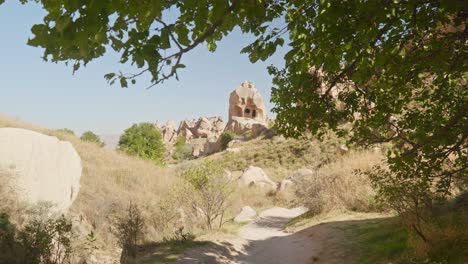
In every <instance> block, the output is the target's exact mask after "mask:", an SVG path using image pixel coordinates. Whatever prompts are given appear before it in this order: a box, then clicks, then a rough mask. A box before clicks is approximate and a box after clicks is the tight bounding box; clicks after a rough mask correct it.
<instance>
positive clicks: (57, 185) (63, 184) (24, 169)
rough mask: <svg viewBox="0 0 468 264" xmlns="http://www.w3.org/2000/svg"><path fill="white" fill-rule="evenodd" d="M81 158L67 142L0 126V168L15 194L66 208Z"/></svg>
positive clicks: (76, 185) (76, 186) (76, 188)
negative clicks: (6, 176)
mask: <svg viewBox="0 0 468 264" xmlns="http://www.w3.org/2000/svg"><path fill="white" fill-rule="evenodd" d="M81 170H82V168H81V159H80V156H79V155H78V153H77V152H76V150H75V149H74V148H73V146H72V145H71V144H70V143H69V142H64V141H60V140H58V139H57V138H55V137H51V136H46V135H43V134H40V133H37V132H34V131H30V130H26V129H19V128H0V171H1V172H2V173H6V174H7V175H8V176H11V177H9V178H8V179H7V180H10V181H11V182H10V184H12V186H13V188H15V191H16V192H17V194H18V196H19V197H20V198H22V199H24V200H25V201H27V202H30V203H36V202H39V201H48V202H51V203H52V204H54V205H55V206H56V209H57V210H59V211H62V212H64V211H66V210H67V209H68V208H69V207H70V206H71V204H72V203H73V201H74V200H75V198H76V197H77V195H78V191H79V190H80V177H81Z"/></svg>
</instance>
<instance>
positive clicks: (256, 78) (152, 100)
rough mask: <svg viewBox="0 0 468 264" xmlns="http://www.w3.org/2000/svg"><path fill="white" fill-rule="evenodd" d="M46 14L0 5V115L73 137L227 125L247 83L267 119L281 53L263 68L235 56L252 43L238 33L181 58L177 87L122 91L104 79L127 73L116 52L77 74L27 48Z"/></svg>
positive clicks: (8, 3)
mask: <svg viewBox="0 0 468 264" xmlns="http://www.w3.org/2000/svg"><path fill="white" fill-rule="evenodd" d="M44 13H45V12H44V11H43V10H42V9H41V7H40V6H39V5H38V4H34V3H30V4H27V5H21V4H19V1H6V3H4V4H3V5H0V32H1V35H0V114H3V115H6V116H9V117H13V118H18V119H21V120H23V121H26V122H29V123H32V124H35V125H39V126H41V127H46V128H52V129H58V128H70V129H72V130H74V131H75V134H78V135H79V134H81V133H82V132H83V131H86V130H91V131H94V132H95V133H98V134H101V135H109V134H119V133H121V132H122V131H123V130H124V129H125V128H128V127H129V126H131V125H132V124H134V123H139V122H158V123H165V122H166V121H167V120H169V119H172V120H175V121H181V120H183V119H186V118H188V119H193V118H198V117H201V116H222V117H223V118H224V120H226V119H227V114H228V100H229V94H230V93H231V92H232V91H233V90H234V89H235V88H236V87H238V86H239V85H240V84H241V83H242V82H243V81H244V80H248V81H251V82H252V83H253V84H254V85H255V86H256V87H257V89H258V90H259V91H260V93H261V95H262V96H263V98H264V101H265V103H266V107H267V109H268V111H269V113H268V115H269V116H270V117H271V116H272V113H271V112H270V110H271V108H272V106H273V105H272V104H271V103H270V93H271V86H272V84H271V79H272V78H271V76H270V75H269V74H268V72H267V66H268V65H271V64H273V65H277V66H281V65H283V55H284V52H285V50H284V49H283V50H279V51H278V52H277V53H276V54H275V55H274V56H273V57H271V58H270V59H269V60H267V61H266V62H258V63H255V64H252V63H250V62H249V60H248V57H247V55H246V54H240V50H241V49H242V48H243V47H244V46H246V45H248V44H250V43H251V42H252V41H253V39H254V38H253V36H250V35H245V34H242V33H240V31H239V30H236V31H234V32H233V33H232V34H231V35H229V36H228V37H227V38H225V39H224V40H223V41H221V42H220V43H219V44H218V49H217V51H216V52H214V53H211V52H209V51H208V50H207V49H206V48H205V47H204V46H200V47H198V48H196V49H194V50H192V51H191V53H189V54H187V55H186V56H184V61H183V63H184V64H185V65H186V66H187V68H185V69H182V71H180V74H179V77H180V78H179V81H176V80H175V79H174V80H170V81H167V82H164V83H163V84H162V85H158V86H156V87H153V88H151V89H145V88H146V87H147V86H148V85H149V83H148V82H145V81H143V80H139V82H137V85H135V86H132V85H130V86H129V88H127V89H122V88H120V86H118V85H114V86H110V85H109V84H108V83H107V81H106V80H105V79H104V77H103V76H104V74H106V73H109V72H115V71H118V70H120V69H124V68H125V69H127V70H128V68H127V67H125V66H122V65H121V64H119V63H118V60H119V56H118V54H115V53H108V54H106V55H105V56H104V57H101V58H98V59H97V60H94V61H92V62H91V63H89V64H88V65H87V66H86V67H85V68H83V67H82V68H81V69H80V70H79V71H78V72H76V73H75V74H72V68H71V67H70V66H68V67H67V66H65V64H63V63H59V64H55V63H51V62H45V61H43V60H42V58H41V56H42V54H43V50H42V49H40V48H35V47H31V46H28V45H27V44H26V42H27V40H28V38H31V37H32V33H31V30H30V29H31V26H32V25H34V24H37V23H40V22H41V21H42V18H43V16H44ZM130 69H131V68H130ZM132 72H136V69H134V71H132Z"/></svg>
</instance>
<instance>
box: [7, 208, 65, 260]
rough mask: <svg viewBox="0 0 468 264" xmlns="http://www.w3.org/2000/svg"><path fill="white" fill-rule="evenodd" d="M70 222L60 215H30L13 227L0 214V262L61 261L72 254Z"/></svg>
mask: <svg viewBox="0 0 468 264" xmlns="http://www.w3.org/2000/svg"><path fill="white" fill-rule="evenodd" d="M72 236H73V233H72V224H71V221H70V220H68V219H66V218H65V217H64V216H60V217H58V218H52V217H47V218H41V217H34V218H32V219H30V220H28V221H27V222H26V223H25V225H24V227H22V228H19V229H18V228H17V227H16V226H15V225H14V224H12V223H11V222H10V220H9V216H8V214H6V213H2V214H1V215H0V251H1V253H0V263H10V264H16V263H18V264H19V263H27V264H65V263H70V261H71V254H72V245H71V243H72Z"/></svg>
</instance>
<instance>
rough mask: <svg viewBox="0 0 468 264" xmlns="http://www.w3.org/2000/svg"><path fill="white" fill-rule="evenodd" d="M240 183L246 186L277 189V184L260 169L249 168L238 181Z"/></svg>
mask: <svg viewBox="0 0 468 264" xmlns="http://www.w3.org/2000/svg"><path fill="white" fill-rule="evenodd" d="M238 181H239V183H241V184H242V185H246V186H252V185H253V186H259V187H272V188H276V183H275V182H274V181H272V180H271V179H270V177H268V175H266V173H265V172H264V171H263V170H262V168H260V167H255V166H249V167H248V168H247V169H246V170H245V171H244V173H243V174H242V175H241V176H240V177H239V179H238Z"/></svg>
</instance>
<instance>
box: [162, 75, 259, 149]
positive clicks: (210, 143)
mask: <svg viewBox="0 0 468 264" xmlns="http://www.w3.org/2000/svg"><path fill="white" fill-rule="evenodd" d="M265 113H266V110H265V105H264V103H263V98H262V96H261V95H260V93H259V92H258V90H257V89H256V88H255V86H254V85H253V84H252V83H250V82H247V81H246V82H243V83H242V84H241V86H239V87H238V88H236V89H235V90H234V91H233V92H232V93H231V95H230V97H229V122H228V124H227V125H226V124H225V123H224V121H223V119H222V118H221V117H201V118H199V119H198V120H184V121H182V122H180V125H179V128H178V129H176V128H175V122H174V121H168V122H167V123H166V124H165V125H163V126H159V125H157V124H156V127H158V128H159V129H160V130H161V133H162V137H163V139H164V142H165V143H166V146H167V149H168V151H169V154H171V152H172V151H173V145H174V143H175V142H176V139H177V137H180V136H182V137H185V139H186V141H187V143H188V144H191V145H192V155H193V156H194V157H199V156H205V155H208V154H212V153H214V152H217V151H220V150H221V143H220V136H221V134H222V133H223V132H224V131H227V130H228V131H232V132H234V133H235V134H237V135H244V136H245V135H248V136H250V137H258V136H259V135H261V134H262V133H264V132H265V131H267V130H268V128H267V125H266V121H267V120H266V114H265Z"/></svg>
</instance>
